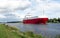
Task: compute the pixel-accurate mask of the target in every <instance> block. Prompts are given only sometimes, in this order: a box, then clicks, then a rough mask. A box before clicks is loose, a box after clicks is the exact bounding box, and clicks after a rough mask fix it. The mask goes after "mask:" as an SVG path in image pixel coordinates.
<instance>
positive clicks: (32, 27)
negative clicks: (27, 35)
mask: <svg viewBox="0 0 60 38" xmlns="http://www.w3.org/2000/svg"><path fill="white" fill-rule="evenodd" d="M7 24H8V25H10V26H16V27H17V28H19V29H20V30H21V31H23V32H25V31H33V32H34V33H36V34H42V35H44V36H45V35H46V36H48V37H50V36H52V37H50V38H53V36H55V35H56V34H60V24H57V23H53V24H51V23H49V24H46V25H42V24H22V23H7Z"/></svg>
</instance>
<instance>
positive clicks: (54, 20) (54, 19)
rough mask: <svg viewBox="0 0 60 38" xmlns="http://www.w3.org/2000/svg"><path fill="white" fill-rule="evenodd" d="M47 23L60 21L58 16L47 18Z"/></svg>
mask: <svg viewBox="0 0 60 38" xmlns="http://www.w3.org/2000/svg"><path fill="white" fill-rule="evenodd" d="M48 23H60V18H53V19H49V20H48Z"/></svg>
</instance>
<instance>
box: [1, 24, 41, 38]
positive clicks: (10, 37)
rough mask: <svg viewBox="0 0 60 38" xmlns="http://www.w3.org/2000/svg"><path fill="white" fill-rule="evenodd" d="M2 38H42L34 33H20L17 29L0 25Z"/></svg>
mask: <svg viewBox="0 0 60 38" xmlns="http://www.w3.org/2000/svg"><path fill="white" fill-rule="evenodd" d="M0 38H42V36H41V35H37V34H34V33H33V32H30V31H29V32H20V31H19V30H18V29H17V28H15V27H10V26H8V25H5V24H0Z"/></svg>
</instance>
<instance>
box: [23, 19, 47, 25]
mask: <svg viewBox="0 0 60 38" xmlns="http://www.w3.org/2000/svg"><path fill="white" fill-rule="evenodd" d="M47 21H48V18H35V19H27V20H23V23H24V24H46V23H47Z"/></svg>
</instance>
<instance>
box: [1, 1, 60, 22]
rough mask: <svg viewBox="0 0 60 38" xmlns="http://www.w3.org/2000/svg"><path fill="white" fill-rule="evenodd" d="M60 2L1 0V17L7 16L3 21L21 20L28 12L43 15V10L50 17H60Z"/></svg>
mask: <svg viewBox="0 0 60 38" xmlns="http://www.w3.org/2000/svg"><path fill="white" fill-rule="evenodd" d="M59 2H60V1H59V0H0V19H2V18H5V20H4V19H3V20H2V21H13V20H21V18H24V16H25V15H26V14H27V13H31V15H33V16H41V15H42V13H43V10H44V14H45V15H47V16H48V18H58V17H60V15H59V14H60V3H59ZM0 21H1V20H0Z"/></svg>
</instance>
